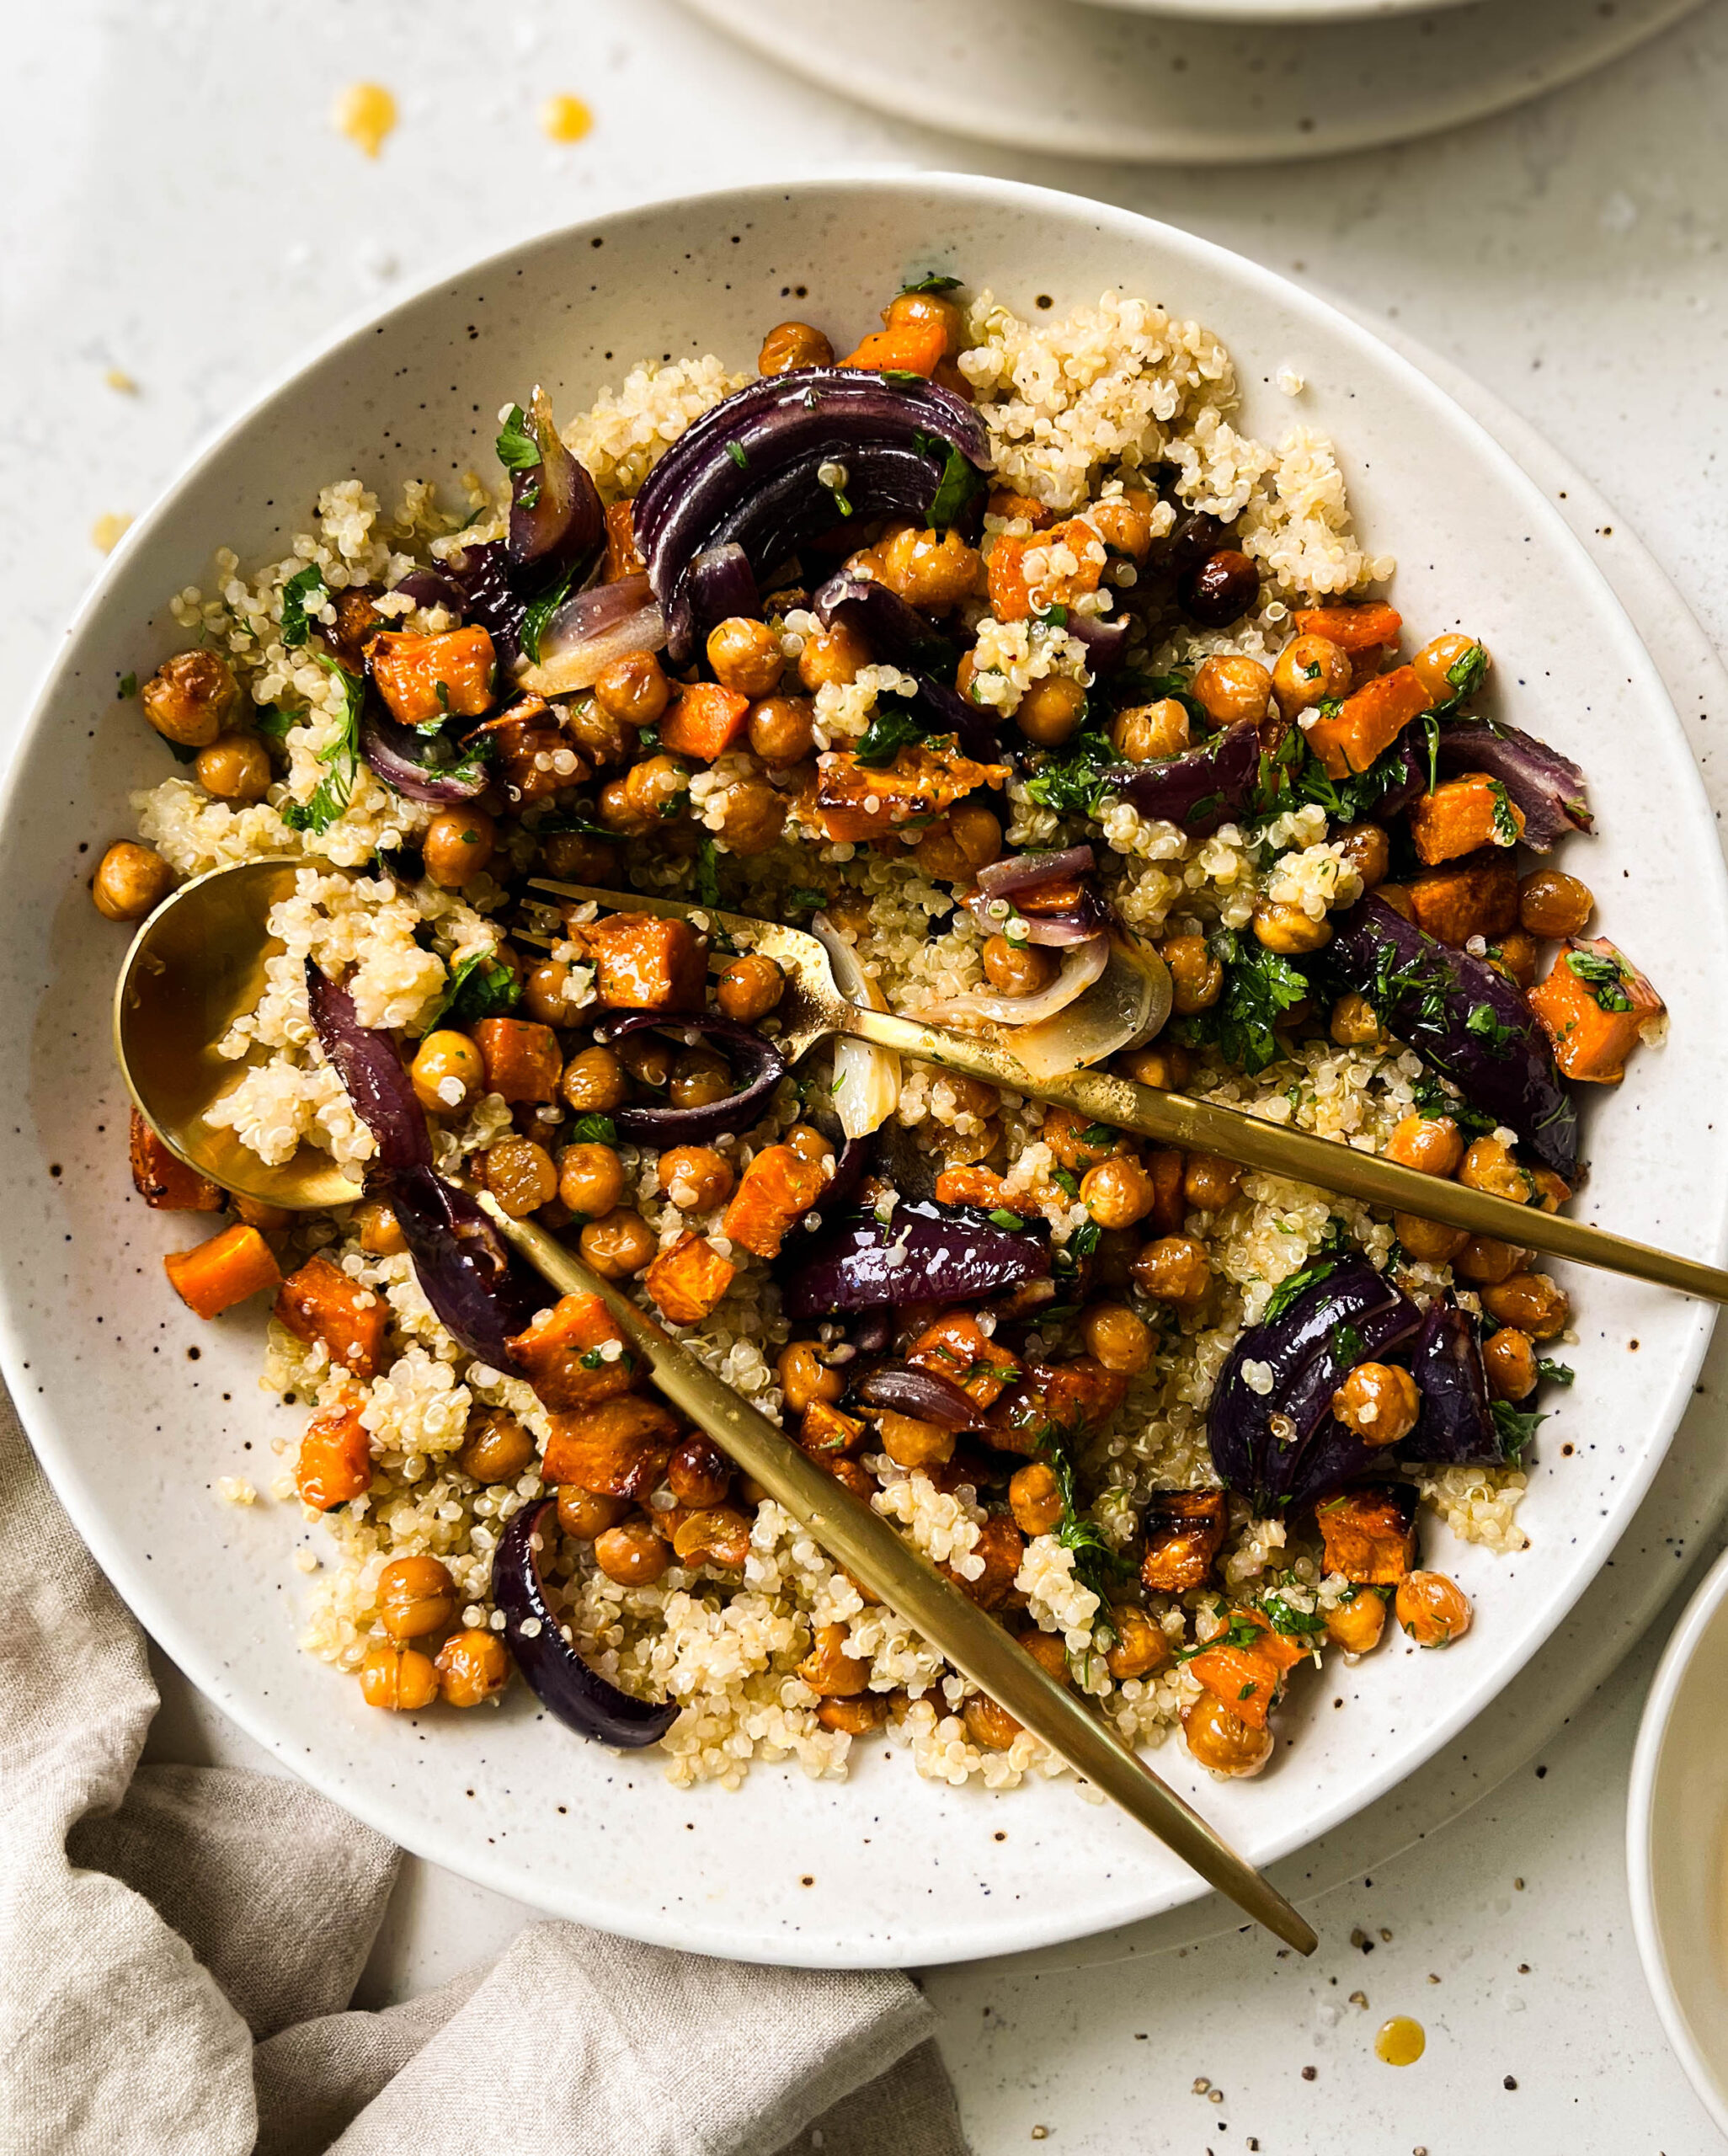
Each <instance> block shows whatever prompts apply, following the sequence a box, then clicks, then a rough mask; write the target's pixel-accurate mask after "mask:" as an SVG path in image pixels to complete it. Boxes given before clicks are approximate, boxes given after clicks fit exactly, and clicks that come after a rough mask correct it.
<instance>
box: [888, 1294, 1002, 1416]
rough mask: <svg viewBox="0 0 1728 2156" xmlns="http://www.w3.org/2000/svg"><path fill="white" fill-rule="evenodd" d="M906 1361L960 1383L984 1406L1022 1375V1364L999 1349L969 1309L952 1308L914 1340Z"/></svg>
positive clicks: (999, 1396)
mask: <svg viewBox="0 0 1728 2156" xmlns="http://www.w3.org/2000/svg"><path fill="white" fill-rule="evenodd" d="M906 1360H907V1361H908V1362H909V1363H916V1364H918V1366H919V1367H920V1369H925V1370H934V1371H935V1373H936V1375H937V1376H938V1377H941V1378H947V1380H948V1382H949V1383H950V1384H951V1385H958V1386H959V1388H960V1390H962V1392H963V1393H964V1394H965V1395H966V1396H967V1398H968V1400H975V1401H977V1402H978V1404H979V1406H980V1407H993V1406H995V1403H996V1401H998V1400H1000V1398H1001V1396H1002V1394H1003V1393H1004V1391H1005V1390H1006V1389H1007V1387H1008V1386H1010V1385H1014V1384H1016V1383H1017V1382H1018V1381H1019V1379H1020V1375H1021V1368H1020V1364H1018V1363H1017V1362H1016V1360H1015V1358H1014V1357H1013V1356H1012V1355H1011V1354H1010V1353H1008V1350H1007V1349H1006V1348H999V1347H997V1345H996V1344H995V1342H994V1341H993V1340H992V1339H990V1338H989V1336H988V1335H987V1334H986V1333H985V1331H984V1328H983V1326H980V1325H979V1321H978V1320H977V1319H976V1318H975V1317H973V1315H972V1313H971V1312H970V1311H969V1310H949V1311H947V1313H946V1314H945V1315H943V1316H941V1317H939V1318H938V1319H937V1320H936V1323H935V1324H934V1325H932V1326H930V1328H929V1329H928V1331H925V1332H922V1333H920V1335H919V1337H918V1338H917V1339H916V1340H915V1342H913V1344H912V1347H911V1348H910V1350H909V1353H908V1354H907V1357H906Z"/></svg>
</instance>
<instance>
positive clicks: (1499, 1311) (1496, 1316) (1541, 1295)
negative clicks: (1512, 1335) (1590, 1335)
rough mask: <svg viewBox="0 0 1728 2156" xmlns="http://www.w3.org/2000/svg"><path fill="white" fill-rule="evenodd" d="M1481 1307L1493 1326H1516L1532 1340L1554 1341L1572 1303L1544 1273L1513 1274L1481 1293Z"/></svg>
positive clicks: (1568, 1314) (1570, 1311) (1562, 1290)
mask: <svg viewBox="0 0 1728 2156" xmlns="http://www.w3.org/2000/svg"><path fill="white" fill-rule="evenodd" d="M1482 1307H1483V1309H1484V1310H1486V1311H1487V1313H1488V1315H1489V1316H1490V1317H1491V1318H1492V1319H1493V1320H1494V1321H1495V1322H1496V1324H1497V1325H1512V1326H1517V1329H1518V1331H1520V1332H1525V1333H1528V1335H1529V1337H1531V1339H1533V1340H1555V1339H1558V1338H1559V1337H1560V1334H1561V1333H1563V1332H1564V1331H1565V1329H1566V1327H1567V1326H1568V1325H1570V1324H1571V1318H1572V1299H1571V1296H1570V1295H1568V1294H1567V1293H1566V1291H1565V1289H1564V1288H1562V1287H1560V1286H1559V1285H1557V1284H1556V1283H1555V1282H1554V1281H1553V1280H1551V1279H1550V1278H1549V1276H1548V1275H1547V1273H1513V1274H1512V1277H1511V1278H1510V1279H1507V1280H1502V1281H1501V1282H1499V1283H1497V1284H1496V1285H1494V1286H1490V1287H1485V1288H1484V1289H1482Z"/></svg>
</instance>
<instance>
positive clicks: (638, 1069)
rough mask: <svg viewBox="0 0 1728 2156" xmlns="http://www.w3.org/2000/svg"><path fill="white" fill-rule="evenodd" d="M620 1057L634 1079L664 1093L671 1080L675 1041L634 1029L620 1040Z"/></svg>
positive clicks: (641, 1084) (632, 1079)
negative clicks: (635, 1031)
mask: <svg viewBox="0 0 1728 2156" xmlns="http://www.w3.org/2000/svg"><path fill="white" fill-rule="evenodd" d="M617 1054H618V1060H619V1062H620V1063H621V1064H622V1065H623V1066H624V1069H625V1071H626V1072H627V1075H628V1076H629V1077H630V1079H631V1081H632V1083H634V1084H636V1085H637V1086H646V1087H647V1088H648V1091H649V1092H651V1093H664V1091H665V1090H666V1088H667V1086H669V1085H670V1084H671V1082H672V1043H670V1042H669V1041H663V1040H661V1039H659V1038H658V1036H657V1035H655V1034H653V1033H631V1034H630V1035H628V1036H627V1038H625V1039H623V1040H621V1041H620V1042H619V1043H618V1049H617Z"/></svg>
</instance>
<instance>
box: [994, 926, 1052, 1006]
mask: <svg viewBox="0 0 1728 2156" xmlns="http://www.w3.org/2000/svg"><path fill="white" fill-rule="evenodd" d="M1059 965H1060V961H1059V959H1058V958H1057V956H1056V954H1055V953H1054V952H1053V951H1050V950H1047V949H1046V948H1045V947H1044V946H1043V944H1042V943H1011V942H1009V941H1008V938H1007V937H1005V936H992V937H989V938H988V939H987V940H986V942H985V943H984V979H985V980H986V981H988V982H989V985H990V986H991V987H992V988H994V989H995V990H997V991H998V992H999V993H1000V994H1001V995H1037V993H1038V991H1039V990H1041V989H1046V988H1048V986H1049V985H1050V984H1051V982H1052V981H1053V980H1054V979H1055V978H1056V975H1057V972H1058V970H1059Z"/></svg>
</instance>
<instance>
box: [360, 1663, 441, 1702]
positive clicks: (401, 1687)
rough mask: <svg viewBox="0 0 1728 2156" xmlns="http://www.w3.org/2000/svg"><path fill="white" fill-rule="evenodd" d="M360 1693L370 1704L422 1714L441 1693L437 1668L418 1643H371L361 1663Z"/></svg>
mask: <svg viewBox="0 0 1728 2156" xmlns="http://www.w3.org/2000/svg"><path fill="white" fill-rule="evenodd" d="M360 1696H361V1698H362V1699H364V1700H365V1703H366V1705H368V1706H369V1707H384V1708H387V1710H389V1711H390V1712H391V1713H392V1714H404V1715H415V1714H419V1711H420V1710H421V1709H422V1708H423V1707H429V1706H430V1705H431V1704H432V1702H433V1701H434V1700H435V1699H436V1698H437V1697H438V1672H437V1670H436V1668H435V1667H434V1666H433V1662H432V1658H431V1657H430V1656H429V1655H424V1654H422V1653H421V1652H420V1651H419V1648H418V1647H388V1646H376V1647H368V1648H367V1649H366V1658H365V1661H364V1662H362V1663H361V1664H360Z"/></svg>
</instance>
